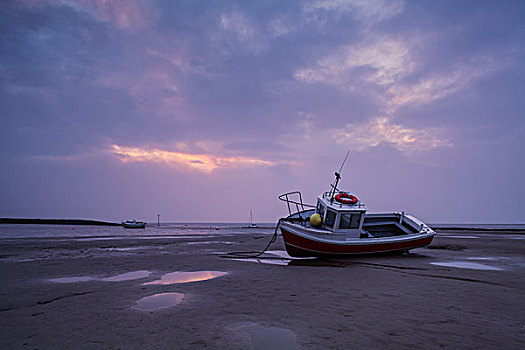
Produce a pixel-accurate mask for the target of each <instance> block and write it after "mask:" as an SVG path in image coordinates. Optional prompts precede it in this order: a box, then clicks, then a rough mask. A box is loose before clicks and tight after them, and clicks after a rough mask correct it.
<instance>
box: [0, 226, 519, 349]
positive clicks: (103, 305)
mask: <svg viewBox="0 0 525 350" xmlns="http://www.w3.org/2000/svg"><path fill="white" fill-rule="evenodd" d="M269 238H270V236H269V235H268V234H260V233H258V232H254V233H253V234H250V235H228V233H224V234H223V233H222V232H221V234H220V235H219V234H216V235H214V236H213V237H183V238H176V239H174V238H155V239H147V240H143V239H137V238H120V239H114V240H113V239H104V240H83V241H78V240H77V241H71V240H54V239H3V240H0V276H1V281H2V283H1V284H0V316H1V317H0V322H1V323H0V348H2V349H202V348H210V349H264V348H267V349H277V348H280V349H361V348H372V349H378V348H379V349H398V348H409V347H414V348H420V349H421V348H424V349H441V348H449V349H478V348H483V349H523V348H525V313H524V312H523V310H525V273H524V272H525V232H511V233H508V234H503V233H498V232H476V231H464V230H462V231H461V232H454V231H446V232H442V233H439V234H438V236H437V237H436V238H435V239H434V242H433V243H432V245H431V246H430V247H429V248H423V249H416V250H413V251H412V252H411V254H408V255H395V256H376V257H359V258H351V259H338V260H337V259H330V260H311V259H304V260H292V261H290V260H289V259H282V258H281V259H279V258H278V257H279V255H280V254H282V252H279V251H280V250H281V251H282V250H283V245H282V241H281V240H280V238H279V239H278V240H277V241H276V242H275V243H274V244H273V245H272V247H271V248H270V250H271V251H273V253H272V254H269V255H267V256H268V257H273V258H274V259H270V258H263V259H259V260H258V261H257V260H253V261H236V260H231V259H224V258H221V257H219V254H220V253H224V252H230V251H239V250H258V249H262V248H263V247H264V246H265V245H266V243H267V242H268V241H269ZM466 267H467V268H466ZM199 271H212V272H226V273H227V274H222V275H221V274H220V273H217V274H216V275H215V276H212V277H211V278H209V279H206V280H201V281H193V282H186V283H175V284H163V283H150V282H154V281H162V280H163V276H166V275H167V274H170V273H173V272H199ZM174 275H177V274H171V275H168V277H170V276H174ZM168 277H164V280H166V279H167V278H168ZM63 278H69V279H68V280H58V281H56V280H55V281H51V280H52V279H63ZM74 281H77V282H74ZM164 293H170V294H168V297H169V296H173V297H174V298H171V299H172V300H173V301H174V305H173V306H171V307H165V308H161V309H157V310H153V311H151V310H143V309H141V308H140V305H142V304H141V303H143V302H144V299H142V298H148V297H151V296H153V295H156V294H164ZM168 297H166V298H165V299H166V300H168V299H170V298H168ZM139 300H143V301H141V302H140V303H139ZM145 300H146V301H149V299H145ZM153 308H155V307H153Z"/></svg>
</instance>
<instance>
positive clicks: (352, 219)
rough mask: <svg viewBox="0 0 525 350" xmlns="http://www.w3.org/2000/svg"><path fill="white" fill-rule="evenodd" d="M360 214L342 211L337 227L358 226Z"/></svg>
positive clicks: (348, 227)
mask: <svg viewBox="0 0 525 350" xmlns="http://www.w3.org/2000/svg"><path fill="white" fill-rule="evenodd" d="M360 221H361V214H351V213H343V214H341V220H340V221H339V229H342V230H345V229H350V228H359V223H360Z"/></svg>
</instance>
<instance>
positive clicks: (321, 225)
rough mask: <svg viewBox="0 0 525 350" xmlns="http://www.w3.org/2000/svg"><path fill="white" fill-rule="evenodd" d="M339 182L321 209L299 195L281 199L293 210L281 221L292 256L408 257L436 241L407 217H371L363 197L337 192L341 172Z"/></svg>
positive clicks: (394, 214) (396, 214) (322, 197)
mask: <svg viewBox="0 0 525 350" xmlns="http://www.w3.org/2000/svg"><path fill="white" fill-rule="evenodd" d="M345 160H346V159H345ZM343 164H344V163H343ZM341 168H342V167H341ZM335 177H336V180H335V185H333V184H332V185H331V190H330V191H329V192H325V193H322V194H321V195H319V196H318V197H317V204H316V205H315V206H314V205H309V204H305V203H303V199H302V194H301V192H299V191H293V192H288V193H285V194H282V195H280V196H279V199H280V200H282V201H284V202H286V204H287V206H288V212H289V216H287V217H286V218H283V219H281V220H279V227H280V229H281V233H282V238H283V241H284V245H285V248H286V251H287V252H288V254H289V255H290V256H292V257H348V256H354V255H362V254H378V253H394V252H408V251H409V250H411V249H415V248H421V247H425V246H428V245H429V244H430V243H431V242H432V239H433V238H434V235H435V232H434V231H433V230H432V229H431V228H430V227H429V226H428V225H426V224H425V223H423V222H422V221H420V220H419V219H417V218H415V217H413V216H412V215H408V214H406V213H405V212H392V213H368V212H367V207H366V205H365V204H364V203H363V202H362V201H361V200H360V199H358V198H357V196H355V195H354V194H352V193H350V192H346V191H342V190H339V189H338V188H337V185H338V183H339V180H340V178H341V176H340V174H339V173H338V172H336V173H335Z"/></svg>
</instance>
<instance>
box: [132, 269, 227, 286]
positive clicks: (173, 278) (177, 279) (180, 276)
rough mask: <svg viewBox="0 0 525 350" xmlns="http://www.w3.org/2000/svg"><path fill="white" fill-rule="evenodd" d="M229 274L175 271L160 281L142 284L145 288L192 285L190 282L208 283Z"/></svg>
mask: <svg viewBox="0 0 525 350" xmlns="http://www.w3.org/2000/svg"><path fill="white" fill-rule="evenodd" d="M227 274H228V273H227V272H222V271H191V272H182V271H175V272H170V273H167V274H165V275H163V276H162V277H161V278H160V280H156V281H151V282H146V283H142V285H143V286H147V285H155V284H161V285H167V284H176V283H190V282H199V281H207V280H211V279H213V278H217V277H220V276H224V275H227Z"/></svg>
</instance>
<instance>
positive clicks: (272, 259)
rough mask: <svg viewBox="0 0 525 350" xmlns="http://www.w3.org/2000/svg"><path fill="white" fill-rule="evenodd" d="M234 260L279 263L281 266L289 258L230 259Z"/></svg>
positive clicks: (286, 263) (288, 260) (288, 261)
mask: <svg viewBox="0 0 525 350" xmlns="http://www.w3.org/2000/svg"><path fill="white" fill-rule="evenodd" d="M232 260H236V261H247V262H254V263H259V264H268V265H281V266H287V265H288V264H289V263H290V261H292V260H290V259H278V258H271V259H268V258H243V259H232Z"/></svg>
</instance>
